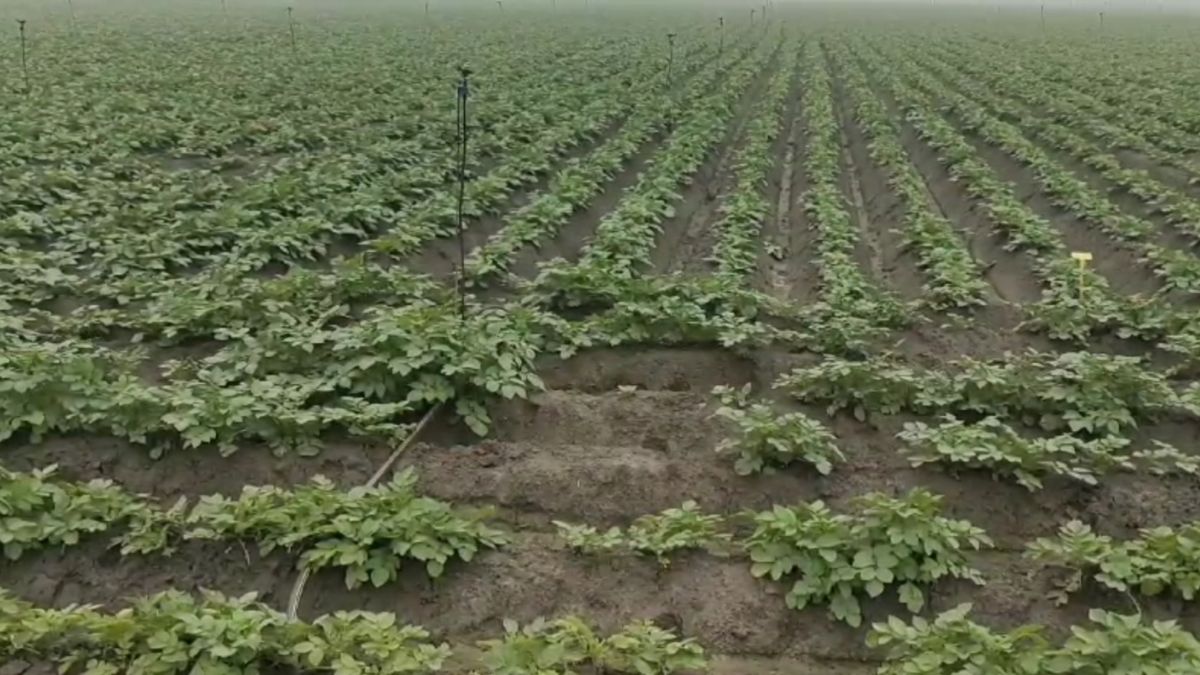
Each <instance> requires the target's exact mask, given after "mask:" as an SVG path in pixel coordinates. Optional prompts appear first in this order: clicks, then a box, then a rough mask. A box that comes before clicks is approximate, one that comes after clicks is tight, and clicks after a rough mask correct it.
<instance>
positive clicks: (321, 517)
mask: <svg viewBox="0 0 1200 675" xmlns="http://www.w3.org/2000/svg"><path fill="white" fill-rule="evenodd" d="M416 480H417V478H416V475H415V474H414V473H413V472H412V471H411V470H406V471H404V472H402V473H399V474H397V475H396V476H395V477H394V478H393V479H392V480H391V481H390V482H389V483H387V484H385V485H380V486H376V487H371V488H367V487H358V488H354V489H352V490H349V491H345V492H343V491H341V490H338V489H337V488H336V487H335V486H334V485H333V484H332V483H330V482H329V481H328V480H325V479H323V478H320V477H318V478H317V479H315V480H314V481H313V483H312V484H311V485H306V486H303V487H300V488H297V489H296V490H292V491H288V490H281V489H279V488H275V487H252V486H248V487H246V488H244V490H243V492H242V494H241V496H240V497H239V498H238V499H236V500H231V499H228V498H226V497H223V496H219V495H218V496H211V497H204V498H203V499H202V500H201V501H200V503H199V504H198V505H197V506H196V507H195V508H194V509H193V510H192V513H191V514H190V515H189V516H188V528H189V529H188V533H187V536H188V537H190V538H201V539H234V538H247V539H251V540H254V541H256V542H258V544H259V548H260V549H261V550H262V551H263V553H269V552H270V551H272V550H274V549H276V548H286V549H296V548H299V549H301V550H303V551H304V554H303V555H302V556H301V559H300V564H301V565H303V566H306V567H311V568H314V569H321V568H324V567H345V568H346V586H347V587H349V588H356V587H358V586H359V585H361V584H363V583H365V582H368V581H369V582H370V583H371V584H372V585H374V586H382V585H384V584H386V583H388V582H389V581H392V580H393V579H396V578H397V577H398V575H399V572H400V567H401V565H402V563H403V561H404V560H406V559H408V560H415V561H417V562H419V563H421V564H423V565H424V566H425V570H426V572H427V573H428V574H429V576H431V577H439V576H441V574H442V571H443V570H444V569H445V566H446V564H447V563H448V562H450V560H452V559H454V558H457V559H460V560H463V561H464V562H469V561H470V560H472V559H473V558H474V557H475V555H476V553H478V552H479V550H480V549H482V548H496V547H498V546H501V545H503V544H505V543H506V542H507V536H506V535H505V534H504V533H503V532H501V531H499V530H496V529H494V528H492V527H489V526H488V525H487V524H485V523H484V522H483V521H482V520H481V518H480V517H478V516H476V515H473V514H467V513H464V512H459V511H456V510H455V509H453V508H452V507H451V506H450V505H449V504H447V503H445V502H441V501H438V500H436V499H431V498H428V497H422V496H420V495H418V494H417V492H416V489H415V487H416Z"/></svg>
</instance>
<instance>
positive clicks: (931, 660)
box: [867, 604, 1048, 675]
mask: <svg viewBox="0 0 1200 675" xmlns="http://www.w3.org/2000/svg"><path fill="white" fill-rule="evenodd" d="M970 611H971V605H969V604H964V605H959V606H958V607H956V608H954V609H952V610H950V611H947V612H943V613H942V614H939V615H938V616H937V618H935V619H934V620H933V621H928V620H926V619H923V618H921V617H919V616H918V617H913V619H912V625H908V624H906V623H904V621H902V620H901V619H899V618H897V617H894V616H893V617H890V618H888V620H887V623H877V624H875V625H873V626H872V627H871V633H870V634H869V635H868V636H867V644H868V645H869V646H871V647H873V648H879V649H883V650H886V652H887V657H886V662H885V663H884V665H883V666H881V667H880V668H879V675H945V674H946V673H969V672H976V673H996V674H1001V673H1002V674H1003V675H1040V674H1041V673H1043V672H1045V671H1043V670H1042V658H1043V657H1044V656H1045V653H1046V650H1047V648H1048V643H1047V641H1046V639H1045V638H1044V637H1043V636H1042V630H1041V628H1040V627H1023V628H1019V629H1017V630H1014V631H1012V632H1009V633H995V632H993V631H992V630H991V629H990V628H987V627H986V626H981V625H979V624H977V623H975V622H973V621H970V620H968V619H967V614H968V613H969V612H970Z"/></svg>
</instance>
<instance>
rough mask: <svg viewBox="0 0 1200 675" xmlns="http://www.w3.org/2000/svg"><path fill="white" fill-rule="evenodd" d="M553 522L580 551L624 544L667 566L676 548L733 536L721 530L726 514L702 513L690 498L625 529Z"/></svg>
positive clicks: (605, 549)
mask: <svg viewBox="0 0 1200 675" xmlns="http://www.w3.org/2000/svg"><path fill="white" fill-rule="evenodd" d="M554 524H555V525H556V526H557V527H558V530H559V534H560V535H561V536H562V537H563V539H564V540H566V542H567V545H568V546H570V547H571V548H572V549H574V550H575V551H577V552H579V553H583V554H585V555H595V554H599V553H610V552H613V551H615V550H617V549H618V548H624V549H628V550H629V551H632V552H634V553H640V554H643V555H652V556H654V557H655V559H656V560H658V562H659V564H661V565H663V566H664V567H665V566H667V565H669V564H670V562H671V561H670V555H671V553H674V552H675V551H681V550H685V549H707V548H711V547H717V546H721V545H723V544H727V543H728V542H729V540H730V539H731V538H732V535H730V534H729V533H728V532H722V531H721V528H722V527H724V525H725V519H724V518H722V517H721V516H719V515H715V514H705V513H703V512H702V511H701V510H700V506H699V505H698V504H696V502H694V501H690V500H689V501H686V502H684V503H683V505H682V506H680V507H679V508H674V509H667V510H666V511H663V512H662V513H659V514H656V515H650V516H642V517H641V518H638V519H637V520H635V521H633V523H632V524H631V525H630V526H629V528H628V529H626V530H625V531H622V530H621V528H619V527H613V528H609V529H608V530H607V531H604V532H600V531H599V530H597V529H596V528H595V527H592V526H590V525H574V524H571V523H565V522H562V521H554Z"/></svg>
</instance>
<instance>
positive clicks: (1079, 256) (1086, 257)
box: [1071, 251, 1092, 293]
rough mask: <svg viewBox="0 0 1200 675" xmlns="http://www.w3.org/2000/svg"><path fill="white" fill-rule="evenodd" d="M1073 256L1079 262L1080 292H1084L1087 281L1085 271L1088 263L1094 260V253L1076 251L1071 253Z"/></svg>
mask: <svg viewBox="0 0 1200 675" xmlns="http://www.w3.org/2000/svg"><path fill="white" fill-rule="evenodd" d="M1071 258H1072V259H1073V260H1075V262H1077V263H1079V292H1080V293H1083V287H1084V285H1085V283H1086V282H1085V278H1086V277H1085V276H1084V272H1085V271H1086V270H1087V264H1088V263H1090V262H1091V261H1092V254H1091V252H1089V251H1074V252H1072V253H1071Z"/></svg>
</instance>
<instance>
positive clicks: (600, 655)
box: [480, 617, 707, 675]
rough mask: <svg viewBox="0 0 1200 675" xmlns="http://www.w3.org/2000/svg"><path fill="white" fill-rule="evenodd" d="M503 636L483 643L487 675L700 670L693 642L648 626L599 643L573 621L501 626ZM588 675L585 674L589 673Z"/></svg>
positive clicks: (658, 674) (661, 674)
mask: <svg viewBox="0 0 1200 675" xmlns="http://www.w3.org/2000/svg"><path fill="white" fill-rule="evenodd" d="M504 630H505V636H504V638H503V639H500V640H486V641H484V642H481V643H480V646H481V647H483V648H484V649H485V650H486V653H485V654H484V657H483V663H484V665H485V666H487V668H488V671H489V672H490V673H492V675H572V674H573V673H576V672H580V670H577V669H584V668H592V669H595V671H596V672H604V673H614V674H616V673H622V674H628V675H670V674H671V673H676V672H680V671H694V670H701V669H703V668H704V667H705V666H706V663H707V662H706V660H705V658H704V650H703V649H702V648H701V647H700V645H698V644H696V642H695V641H693V640H690V639H685V640H680V639H679V638H678V637H676V635H675V634H674V633H672V632H671V631H669V630H664V629H662V628H659V627H658V626H655V625H654V624H653V623H650V622H649V621H637V622H634V623H631V624H629V625H628V626H626V627H625V628H623V629H622V630H621V631H620V632H617V633H614V634H613V635H610V636H609V637H607V638H603V639H602V638H600V637H599V636H597V635H596V633H595V631H594V630H592V628H591V627H590V626H589V625H588V624H587V623H585V622H584V621H582V620H581V619H578V618H576V617H567V618H564V619H558V620H555V621H546V620H544V619H538V620H536V621H534V622H533V623H530V624H529V625H527V626H524V627H522V626H520V625H518V624H517V623H516V622H515V621H510V620H506V621H505V622H504ZM589 672H590V671H589Z"/></svg>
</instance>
